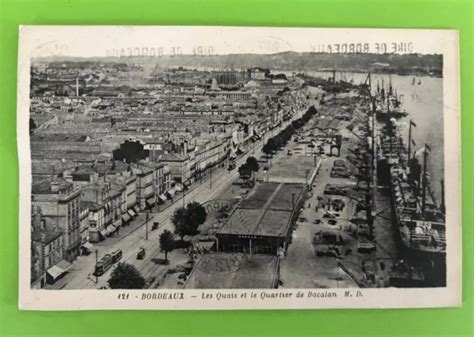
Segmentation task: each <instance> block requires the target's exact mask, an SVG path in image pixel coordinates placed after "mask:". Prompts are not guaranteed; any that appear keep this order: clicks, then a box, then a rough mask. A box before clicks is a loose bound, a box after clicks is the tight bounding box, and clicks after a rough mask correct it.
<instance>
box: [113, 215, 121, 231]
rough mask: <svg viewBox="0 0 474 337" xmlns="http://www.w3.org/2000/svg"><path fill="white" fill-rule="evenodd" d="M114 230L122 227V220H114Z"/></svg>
mask: <svg viewBox="0 0 474 337" xmlns="http://www.w3.org/2000/svg"><path fill="white" fill-rule="evenodd" d="M113 225H114V227H115V229H117V228H119V227H121V226H122V219H121V218H120V219H118V220H115V221H114V223H113Z"/></svg>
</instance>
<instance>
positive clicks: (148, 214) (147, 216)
mask: <svg viewBox="0 0 474 337" xmlns="http://www.w3.org/2000/svg"><path fill="white" fill-rule="evenodd" d="M149 218H150V211H149V210H147V211H146V220H145V240H148V220H149Z"/></svg>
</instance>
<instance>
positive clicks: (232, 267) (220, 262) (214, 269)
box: [184, 253, 279, 289]
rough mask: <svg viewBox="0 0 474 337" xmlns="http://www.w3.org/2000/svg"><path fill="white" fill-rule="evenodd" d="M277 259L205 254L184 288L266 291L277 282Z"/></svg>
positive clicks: (258, 256)
mask: <svg viewBox="0 0 474 337" xmlns="http://www.w3.org/2000/svg"><path fill="white" fill-rule="evenodd" d="M278 268H279V258H278V257H276V256H273V255H259V254H253V255H246V254H229V253H213V254H204V255H203V256H201V258H200V259H199V260H198V261H197V262H196V265H195V266H194V268H193V270H192V272H191V274H190V275H189V278H188V280H187V281H186V284H185V286H184V288H185V289H269V288H274V287H276V284H277V282H278Z"/></svg>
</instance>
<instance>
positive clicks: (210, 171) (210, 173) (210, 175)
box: [209, 167, 212, 189]
mask: <svg viewBox="0 0 474 337" xmlns="http://www.w3.org/2000/svg"><path fill="white" fill-rule="evenodd" d="M211 188H212V167H210V168H209V189H211Z"/></svg>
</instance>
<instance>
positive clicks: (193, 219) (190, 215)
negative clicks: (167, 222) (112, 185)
mask: <svg viewBox="0 0 474 337" xmlns="http://www.w3.org/2000/svg"><path fill="white" fill-rule="evenodd" d="M206 218H207V212H206V209H205V208H204V207H203V206H202V205H201V204H200V203H198V202H195V201H193V202H190V203H189V204H188V205H187V206H186V208H183V207H181V208H178V209H176V210H175V211H174V213H173V216H172V217H171V222H172V223H173V225H174V228H175V233H177V234H178V235H179V236H181V240H183V238H184V236H185V235H196V234H197V232H198V227H199V225H201V224H203V223H204V222H205V221H206Z"/></svg>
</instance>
